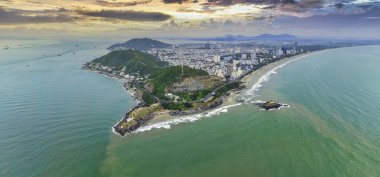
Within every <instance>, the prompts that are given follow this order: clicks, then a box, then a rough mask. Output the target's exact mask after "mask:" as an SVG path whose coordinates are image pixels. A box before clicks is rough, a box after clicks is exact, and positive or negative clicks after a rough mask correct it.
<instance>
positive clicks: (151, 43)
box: [108, 38, 172, 51]
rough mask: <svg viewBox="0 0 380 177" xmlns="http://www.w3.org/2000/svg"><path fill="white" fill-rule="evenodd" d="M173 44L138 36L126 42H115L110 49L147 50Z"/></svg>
mask: <svg viewBox="0 0 380 177" xmlns="http://www.w3.org/2000/svg"><path fill="white" fill-rule="evenodd" d="M170 46H172V45H170V44H167V43H163V42H161V41H157V40H154V39H149V38H136V39H131V40H129V41H127V42H125V43H120V44H114V45H112V46H110V47H109V48H108V49H109V50H119V49H135V50H140V51H146V50H149V49H152V48H166V47H170Z"/></svg>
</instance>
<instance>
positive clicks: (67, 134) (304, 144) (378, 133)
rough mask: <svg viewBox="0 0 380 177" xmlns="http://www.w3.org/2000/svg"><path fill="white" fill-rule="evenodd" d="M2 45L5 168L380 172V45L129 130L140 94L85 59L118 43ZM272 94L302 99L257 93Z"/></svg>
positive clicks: (117, 172)
mask: <svg viewBox="0 0 380 177" xmlns="http://www.w3.org/2000/svg"><path fill="white" fill-rule="evenodd" d="M1 44H4V46H5V45H9V44H12V45H11V48H10V49H8V50H3V49H0V176H1V177H2V176H5V177H18V176H21V177H24V176H28V177H29V176H54V177H59V176H91V177H95V176H132V177H148V176H152V177H157V176H169V177H170V176H173V177H187V176H194V177H203V176H205V177H214V176H215V177H223V176H226V177H231V176H238V177H245V176H249V177H251V176H253V177H255V176H257V177H267V176H268V177H277V176H281V177H297V176H299V177H305V176H317V177H321V176H328V177H329V176H332V177H336V176H338V177H339V176H342V177H351V176H352V177H358V176H360V177H362V176H364V177H367V176H368V177H372V176H375V177H376V176H380V175H379V174H380V168H379V167H380V160H379V159H380V139H379V137H380V70H379V68H380V57H379V56H380V46H366V47H354V48H341V49H333V50H326V51H323V52H320V53H318V54H315V55H311V56H308V57H305V58H303V59H301V60H297V61H294V62H292V63H289V64H288V65H286V66H285V67H282V68H279V69H278V70H277V71H276V72H277V74H272V75H270V77H269V80H268V81H267V82H265V83H262V85H263V86H262V87H260V88H259V89H258V90H256V91H254V92H249V91H247V92H243V93H241V96H243V97H245V98H246V99H247V100H249V101H247V102H246V103H244V104H242V105H240V106H235V107H231V108H228V109H219V110H218V111H213V112H212V114H213V115H211V113H209V114H208V115H207V114H205V115H202V116H198V117H194V116H193V117H187V118H186V119H180V120H177V122H186V121H190V122H191V121H193V122H192V123H180V124H176V125H174V124H172V125H170V129H168V128H169V125H168V124H166V125H150V126H151V127H153V126H156V127H164V128H160V129H152V130H150V131H145V132H139V133H135V134H131V135H128V136H127V137H119V136H117V135H115V134H113V133H112V131H111V127H112V126H113V125H114V124H115V123H116V122H117V121H118V120H119V119H120V118H121V117H122V116H123V114H124V113H125V112H126V111H127V110H128V109H130V108H131V107H133V106H134V104H135V103H134V102H133V100H132V99H131V97H130V96H129V95H128V94H126V92H125V90H124V89H123V88H122V87H121V84H120V83H119V82H117V81H116V80H113V79H110V78H107V77H105V76H103V75H100V74H97V73H93V72H88V71H83V70H82V69H81V68H80V67H81V65H82V64H83V63H85V62H86V61H89V60H91V59H93V58H95V57H97V56H100V55H102V54H104V53H105V52H106V51H105V50H104V48H106V46H108V45H107V44H104V43H102V42H94V41H89V42H68V41H66V42H62V41H60V42H57V41H48V42H46V41H45V42H44V41H38V43H37V44H36V43H35V42H33V41H32V42H31V41H27V42H25V41H6V42H3V43H1V41H0V46H1ZM20 44H23V45H22V46H20ZM256 79H258V78H256ZM247 90H249V89H247ZM252 94H253V96H252ZM267 99H274V100H277V101H280V102H282V103H287V104H289V105H290V108H284V109H281V110H276V111H261V110H260V109H259V108H257V107H256V106H255V105H253V104H252V103H251V102H252V101H254V100H267ZM148 129H150V128H149V126H148V127H145V130H148Z"/></svg>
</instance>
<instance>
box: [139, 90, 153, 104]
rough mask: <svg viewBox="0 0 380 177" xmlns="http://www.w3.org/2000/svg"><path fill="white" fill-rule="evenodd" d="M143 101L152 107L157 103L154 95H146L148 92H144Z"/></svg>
mask: <svg viewBox="0 0 380 177" xmlns="http://www.w3.org/2000/svg"><path fill="white" fill-rule="evenodd" d="M142 100H143V101H144V103H145V105H146V106H150V105H152V104H154V103H156V101H155V100H154V98H153V97H152V95H150V94H149V93H146V92H143V94H142Z"/></svg>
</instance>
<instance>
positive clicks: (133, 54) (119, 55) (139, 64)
mask: <svg viewBox="0 0 380 177" xmlns="http://www.w3.org/2000/svg"><path fill="white" fill-rule="evenodd" d="M93 62H97V63H100V64H102V65H104V66H109V67H115V70H117V71H120V70H122V69H123V68H124V67H125V68H126V70H125V73H127V74H130V73H140V74H142V75H145V74H155V73H156V72H158V71H159V70H160V69H161V68H162V67H164V66H167V62H163V61H161V60H159V59H158V58H156V57H155V56H153V55H150V54H147V53H144V52H140V51H137V50H119V51H112V52H110V53H108V54H107V55H104V56H102V57H100V58H97V59H95V60H93Z"/></svg>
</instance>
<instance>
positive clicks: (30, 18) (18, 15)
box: [0, 7, 75, 25]
mask: <svg viewBox="0 0 380 177" xmlns="http://www.w3.org/2000/svg"><path fill="white" fill-rule="evenodd" d="M61 11H62V9H59V10H46V11H24V10H14V9H12V10H5V9H3V8H1V7H0V25H1V24H7V25H9V24H30V23H57V22H72V21H74V20H75V18H73V17H71V16H69V15H66V14H62V13H59V12H61ZM52 13H53V14H52Z"/></svg>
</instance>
